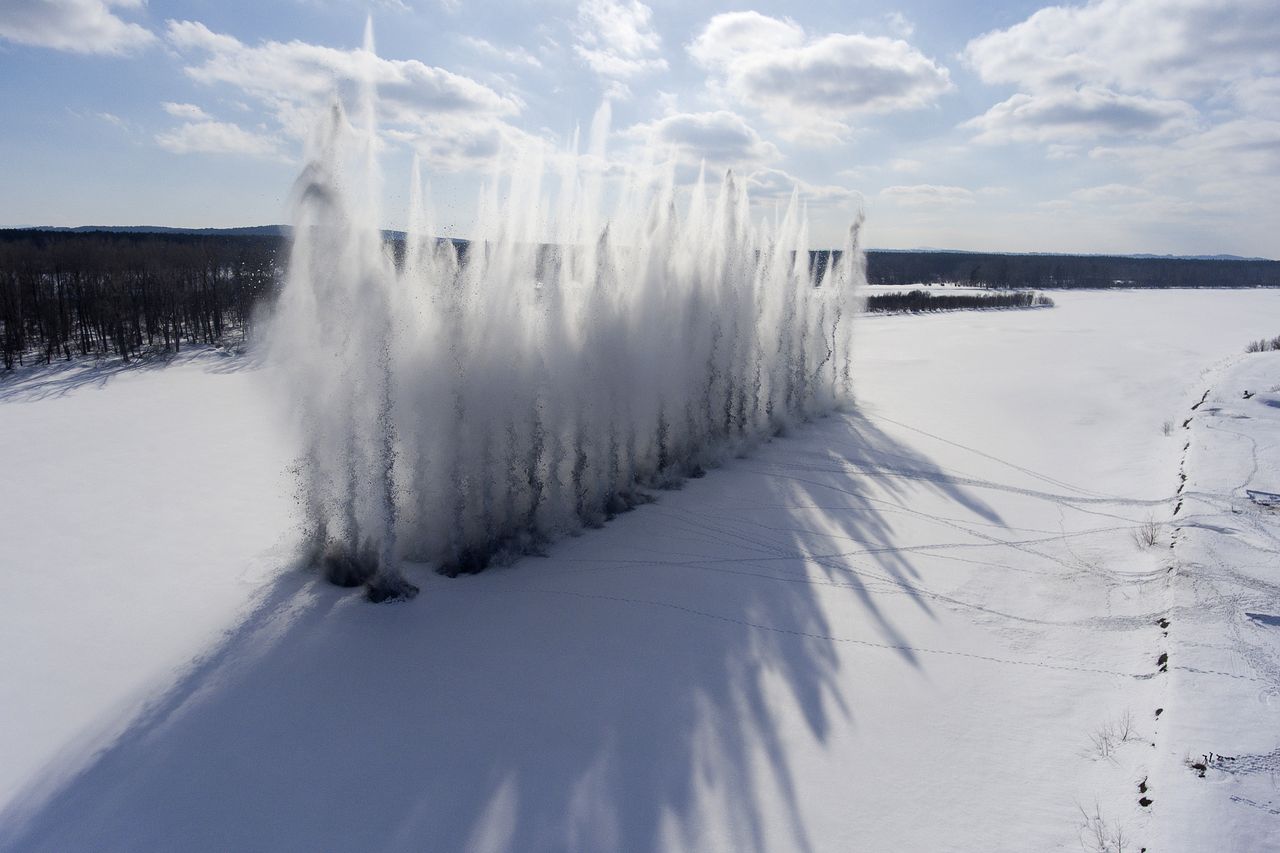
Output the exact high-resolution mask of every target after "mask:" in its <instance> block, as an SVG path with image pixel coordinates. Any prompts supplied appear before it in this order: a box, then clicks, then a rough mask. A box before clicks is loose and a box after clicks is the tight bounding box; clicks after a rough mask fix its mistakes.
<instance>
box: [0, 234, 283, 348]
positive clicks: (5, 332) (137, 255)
mask: <svg viewBox="0 0 1280 853" xmlns="http://www.w3.org/2000/svg"><path fill="white" fill-rule="evenodd" d="M282 246H283V240H282V238H280V237H271V236H210V235H193V234H151V233H118V232H82V233H67V232H48V231H25V230H7V231H0V364H2V365H3V367H4V368H9V369H11V368H13V367H14V366H16V365H20V364H24V363H28V362H30V361H32V360H39V361H44V362H46V363H48V362H52V361H53V360H54V359H71V358H73V357H76V356H95V357H101V356H106V355H116V356H119V357H120V358H122V359H124V360H125V361H128V360H130V359H132V358H136V357H138V356H139V355H142V354H144V353H146V352H154V351H167V352H176V351H178V350H180V349H181V347H182V345H183V344H188V343H208V344H212V343H219V342H224V341H226V340H227V339H229V338H242V337H243V336H245V335H246V334H248V332H249V330H250V327H251V324H252V321H253V314H254V308H255V306H256V305H257V304H258V302H259V301H260V300H261V299H262V298H263V297H264V296H268V295H269V294H271V293H272V292H273V291H274V290H275V288H276V282H277V280H278V279H279V276H280V262H281V259H282V257H283V256H282V255H281V248H282Z"/></svg>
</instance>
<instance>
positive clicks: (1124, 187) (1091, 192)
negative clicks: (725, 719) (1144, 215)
mask: <svg viewBox="0 0 1280 853" xmlns="http://www.w3.org/2000/svg"><path fill="white" fill-rule="evenodd" d="M1071 198H1072V199H1074V200H1075V201H1081V202H1084V203H1085V204H1115V203H1117V202H1118V203H1124V202H1133V201H1145V200H1147V199H1149V198H1151V190H1148V189H1143V188H1142V187H1134V186H1130V185H1128V184H1103V185H1102V186H1099V187H1087V188H1085V189H1081V190H1076V191H1075V192H1073V193H1071Z"/></svg>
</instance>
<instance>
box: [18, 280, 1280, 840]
mask: <svg viewBox="0 0 1280 853" xmlns="http://www.w3.org/2000/svg"><path fill="white" fill-rule="evenodd" d="M1052 295H1053V297H1054V299H1055V300H1056V301H1057V305H1058V307H1056V308H1054V309H1048V310H1030V311H990V312H973V313H968V312H955V313H947V314H941V315H936V316H916V317H903V316H885V317H867V318H864V319H863V320H862V321H861V322H862V324H861V326H860V328H859V330H858V341H857V353H858V379H857V381H858V398H859V405H858V408H857V409H856V410H855V411H851V412H847V413H843V414H838V415H832V416H830V417H828V418H824V419H821V420H819V421H817V422H815V423H812V424H809V425H806V426H804V427H803V428H800V429H797V430H795V431H794V432H792V433H791V434H790V435H787V436H784V437H781V438H779V439H776V440H774V441H772V442H770V443H768V444H765V445H763V446H761V447H760V448H759V449H758V450H757V451H756V452H755V453H753V454H752V455H751V456H749V457H748V458H742V459H736V460H733V461H731V462H730V463H728V464H726V465H725V466H724V467H722V468H720V469H718V470H714V471H712V472H710V473H709V475H708V476H706V477H704V478H702V479H698V480H693V481H690V482H688V483H687V484H686V485H685V487H684V488H683V489H681V490H679V491H671V492H662V493H660V495H659V500H658V501H657V502H656V503H654V504H651V505H647V506H642V507H640V508H639V509H637V510H635V511H634V512H631V513H628V514H626V515H623V516H621V517H619V518H617V519H616V520H614V521H612V522H610V523H609V524H607V525H606V526H605V527H604V528H603V529H599V530H591V531H587V532H586V533H584V534H583V535H582V536H580V537H576V538H571V539H568V540H564V541H562V542H559V543H557V544H555V545H554V546H553V547H552V548H551V550H550V554H549V556H548V557H547V558H545V559H539V558H528V559H525V560H522V561H521V562H519V563H517V564H516V565H514V566H512V567H509V568H496V569H491V570H489V571H486V572H484V573H483V574H480V575H478V576H474V577H463V578H458V579H455V580H448V579H445V578H442V577H438V576H436V575H434V574H432V573H431V572H430V571H429V568H428V567H425V566H421V567H415V566H409V567H407V569H406V573H407V575H408V577H409V578H410V579H411V580H412V581H413V582H415V583H417V584H419V585H420V586H421V587H422V593H421V595H419V596H418V598H417V599H415V600H413V601H410V602H407V603H401V604H391V605H371V604H369V603H367V602H365V601H364V600H363V598H362V597H361V596H360V595H359V594H357V593H353V592H350V591H344V590H339V589H336V588H332V587H329V586H326V585H324V584H323V583H321V582H319V581H318V580H316V579H315V577H314V576H313V575H312V574H311V573H309V572H307V571H304V570H302V569H300V568H297V567H296V566H293V565H292V564H291V559H292V554H293V552H294V546H295V544H296V537H297V532H296V531H297V519H296V518H295V517H294V512H295V510H294V501H293V481H292V479H291V478H290V476H289V474H288V472H287V468H288V465H289V463H290V457H291V453H292V450H291V449H290V448H289V447H287V446H285V445H284V443H283V441H282V439H281V438H280V437H279V435H280V433H279V431H278V430H277V429H276V426H275V424H274V423H273V422H272V421H271V419H270V417H269V416H268V414H267V413H268V412H270V411H271V410H272V407H271V406H269V405H267V404H266V403H265V402H264V401H263V400H262V395H263V394H264V393H265V392H264V391H263V389H264V388H265V387H268V386H269V383H267V382H265V381H263V380H264V378H265V377H264V376H263V375H262V374H263V372H264V370H263V369H257V368H255V366H254V364H253V363H252V362H251V361H250V360H249V359H246V358H223V357H220V356H218V355H216V354H213V353H208V352H204V353H193V354H188V355H184V356H183V357H181V358H180V359H179V360H177V361H176V362H175V363H174V364H171V365H170V366H168V367H165V368H162V369H145V368H131V369H126V370H119V371H115V372H110V371H102V370H86V369H80V368H62V369H59V368H55V369H53V370H36V371H33V372H29V373H24V374H22V375H21V376H19V377H16V378H10V379H7V380H5V381H4V383H3V384H0V470H3V473H4V483H5V486H6V491H7V498H8V499H7V500H6V503H5V510H4V512H3V513H0V543H3V545H2V549H0V580H2V581H3V589H4V594H3V596H0V849H4V850H15V851H17V850H21V851H28V850H48V851H77V850H121V851H152V850H183V851H198V850H210V851H214V850H218V851H221V850H272V851H276V850H298V851H315V850H326V851H347V850H351V851H365V850H405V851H420V850H439V851H452V850H477V851H482V850H503V851H505V850H510V851H541V850H547V851H558V850H583V851H608V850H626V851H647V850H698V851H705V850H716V851H719V850H723V851H739V850H770V851H774V850H779V851H791V850H801V851H803V850H822V851H858V850H866V851H881V850H907V851H914V850H920V851H938V850H960V851H1004V850H1011V851H1012V850H1017V851H1025V850H1037V851H1039V850H1079V849H1081V848H1082V846H1083V847H1084V849H1098V848H1099V846H1100V844H1099V842H1101V844H1102V845H1105V844H1111V848H1110V849H1115V842H1116V841H1117V840H1122V841H1123V844H1124V849H1125V850H1132V851H1137V850H1139V849H1141V848H1142V847H1146V848H1147V849H1149V850H1158V851H1163V853H1167V851H1179V850H1187V851H1199V850H1266V849H1280V795H1277V793H1276V788H1275V774H1276V773H1277V771H1280V752H1278V751H1277V750H1278V749H1280V591H1278V590H1280V556H1277V551H1278V549H1280V539H1278V537H1280V512H1277V511H1270V510H1265V509H1263V508H1260V507H1257V506H1255V505H1254V504H1252V503H1251V502H1249V501H1248V499H1247V498H1246V496H1245V493H1244V490H1245V489H1246V488H1249V489H1260V490H1266V491H1276V492H1280V391H1277V390H1276V389H1277V388H1280V354H1263V355H1249V356H1246V355H1244V353H1243V348H1244V346H1245V344H1246V343H1247V342H1248V341H1250V340H1253V339H1257V338H1260V337H1263V336H1267V337H1271V336H1274V335H1275V334H1277V333H1280V329H1277V328H1276V325H1277V323H1280V291H1224V292H1211V291H1162V292H1111V293H1086V292H1078V293H1054V294H1052ZM1206 390H1208V391H1209V394H1208V397H1207V398H1205V402H1204V403H1203V404H1202V405H1200V406H1199V407H1198V408H1197V409H1195V410H1194V411H1192V408H1191V407H1192V406H1193V405H1195V404H1196V403H1197V402H1199V401H1200V400H1201V398H1202V396H1203V395H1204V393H1205V391H1206ZM1245 390H1249V391H1252V392H1253V395H1252V396H1251V397H1250V398H1249V399H1244V398H1243V392H1244V391H1245ZM1188 418H1189V419H1190V421H1189V423H1188V425H1187V426H1186V427H1185V428H1184V427H1183V422H1184V421H1186V420H1187V419H1188ZM1166 422H1169V425H1170V427H1169V429H1168V430H1167V431H1168V433H1169V434H1168V435H1166V434H1165V432H1166V429H1165V426H1164V425H1165V423H1166ZM1188 442H1189V443H1190V448H1189V450H1188V451H1187V452H1186V454H1185V460H1184V445H1186V444H1188ZM1180 473H1185V474H1186V476H1187V480H1186V484H1185V486H1184V487H1183V491H1182V494H1181V495H1179V494H1178V487H1179V484H1180V482H1181V481H1180V478H1179V474H1180ZM1179 497H1181V499H1182V506H1181V508H1180V509H1179V510H1178V513H1177V515H1176V516H1174V515H1173V512H1174V508H1175V506H1176V505H1177V501H1178V499H1179ZM1148 521H1150V522H1153V524H1152V525H1151V527H1150V528H1149V532H1150V533H1151V534H1152V537H1153V540H1154V544H1152V545H1146V544H1144V543H1142V542H1140V541H1139V540H1140V539H1141V538H1142V537H1141V534H1142V532H1143V530H1144V528H1147V522H1148ZM1135 534H1138V535H1137V536H1135ZM1171 543H1172V544H1173V547H1172V548H1171V547H1170V544H1171ZM1161 619H1165V620H1167V624H1168V627H1167V636H1166V629H1165V628H1164V627H1162V625H1161V624H1159V620H1161ZM1163 654H1167V655H1168V658H1167V659H1166V660H1165V664H1166V669H1167V671H1164V672H1162V671H1160V669H1161V665H1160V656H1161V655H1163ZM1156 709H1162V713H1161V714H1160V716H1159V717H1158V718H1157V716H1156ZM1210 753H1213V754H1214V757H1213V758H1210V757H1209V754H1210ZM1202 755H1203V756H1204V760H1205V761H1206V762H1207V764H1206V767H1205V777H1204V778H1200V774H1199V771H1198V770H1196V769H1194V768H1193V767H1191V766H1190V764H1193V763H1195V762H1199V761H1201V756H1202ZM1219 755H1221V756H1222V757H1221V758H1219V757H1217V756H1219ZM1188 759H1191V761H1190V762H1188ZM1144 780H1145V785H1146V791H1145V792H1141V791H1140V790H1139V785H1140V783H1143V781H1144ZM1144 796H1145V797H1147V798H1149V805H1140V804H1139V798H1140V797H1144ZM1090 845H1092V848H1091V847H1090Z"/></svg>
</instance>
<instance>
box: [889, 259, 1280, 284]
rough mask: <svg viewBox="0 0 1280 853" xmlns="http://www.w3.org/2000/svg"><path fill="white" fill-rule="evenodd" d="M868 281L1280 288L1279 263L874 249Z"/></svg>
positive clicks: (895, 282)
mask: <svg viewBox="0 0 1280 853" xmlns="http://www.w3.org/2000/svg"><path fill="white" fill-rule="evenodd" d="M867 281H868V282H870V283H871V284H893V285H904V284H942V283H948V284H952V283H954V284H964V285H972V286H975V287H989V288H997V289H1001V288H1032V289H1036V290H1048V289H1057V288H1129V287H1280V261H1267V260H1236V259H1221V258H1148V257H1108V256H1102V255H1001V254H979V253H970V252H884V251H880V252H877V251H871V252H867Z"/></svg>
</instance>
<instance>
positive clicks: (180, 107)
mask: <svg viewBox="0 0 1280 853" xmlns="http://www.w3.org/2000/svg"><path fill="white" fill-rule="evenodd" d="M161 106H162V107H164V111H165V112H167V113H168V114H169V115H171V116H173V117H174V118H181V119H186V120H188V121H209V120H210V117H209V114H208V113H206V112H205V111H204V110H202V109H200V108H199V107H197V106H196V105H195V104H175V103H173V102H171V101H166V102H165V103H163V104H161Z"/></svg>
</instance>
